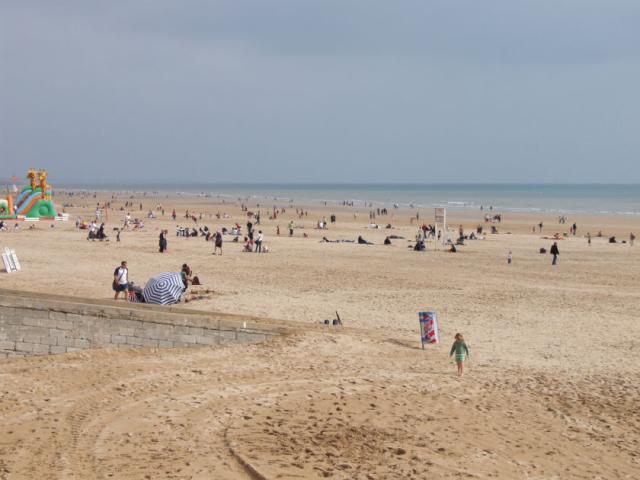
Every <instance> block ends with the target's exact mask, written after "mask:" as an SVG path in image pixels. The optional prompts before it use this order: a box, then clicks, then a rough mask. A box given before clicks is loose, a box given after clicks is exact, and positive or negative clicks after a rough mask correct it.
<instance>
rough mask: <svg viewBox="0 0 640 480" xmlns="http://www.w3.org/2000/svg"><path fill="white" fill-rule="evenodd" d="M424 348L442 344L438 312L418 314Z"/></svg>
mask: <svg viewBox="0 0 640 480" xmlns="http://www.w3.org/2000/svg"><path fill="white" fill-rule="evenodd" d="M418 318H419V319H420V337H421V340H422V348H424V345H425V344H429V343H440V328H439V326H438V314H437V312H418Z"/></svg>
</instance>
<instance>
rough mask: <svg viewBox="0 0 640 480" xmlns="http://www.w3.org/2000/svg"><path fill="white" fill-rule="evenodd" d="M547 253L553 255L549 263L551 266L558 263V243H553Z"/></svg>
mask: <svg viewBox="0 0 640 480" xmlns="http://www.w3.org/2000/svg"><path fill="white" fill-rule="evenodd" d="M549 253H550V254H551V255H553V260H552V261H551V265H556V264H557V263H558V255H560V250H558V242H553V245H551V250H549Z"/></svg>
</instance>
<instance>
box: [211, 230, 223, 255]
mask: <svg viewBox="0 0 640 480" xmlns="http://www.w3.org/2000/svg"><path fill="white" fill-rule="evenodd" d="M218 249H220V255H222V234H221V233H220V232H219V231H217V232H216V237H215V247H214V248H213V254H214V255H215V254H216V253H217V252H218Z"/></svg>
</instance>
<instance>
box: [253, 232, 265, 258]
mask: <svg viewBox="0 0 640 480" xmlns="http://www.w3.org/2000/svg"><path fill="white" fill-rule="evenodd" d="M263 240H264V235H263V234H262V230H258V236H257V237H256V250H255V251H256V253H262V242H263Z"/></svg>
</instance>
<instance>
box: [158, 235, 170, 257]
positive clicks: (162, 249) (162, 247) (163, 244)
mask: <svg viewBox="0 0 640 480" xmlns="http://www.w3.org/2000/svg"><path fill="white" fill-rule="evenodd" d="M167 233H168V232H167V230H160V239H159V241H158V245H159V247H160V253H164V252H165V251H166V250H167Z"/></svg>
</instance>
